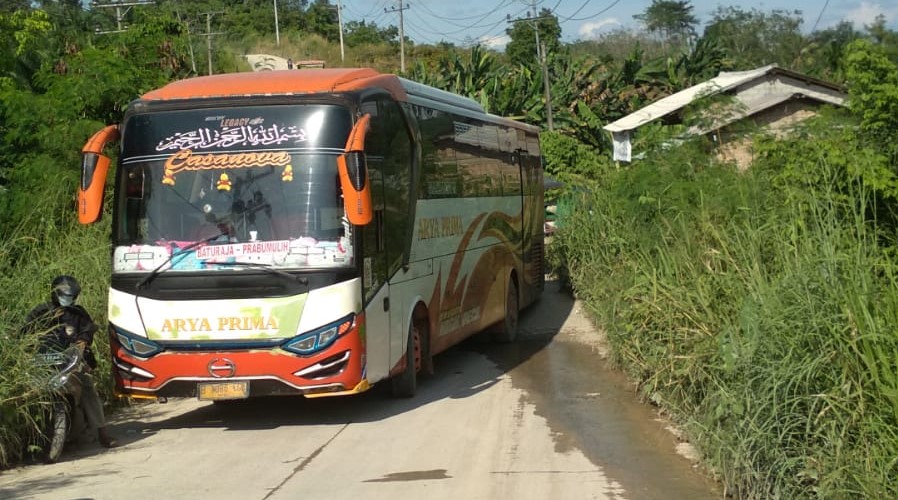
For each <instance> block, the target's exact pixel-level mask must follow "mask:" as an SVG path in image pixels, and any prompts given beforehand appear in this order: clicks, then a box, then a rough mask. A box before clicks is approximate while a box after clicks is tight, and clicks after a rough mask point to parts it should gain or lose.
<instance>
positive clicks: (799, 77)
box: [603, 64, 845, 133]
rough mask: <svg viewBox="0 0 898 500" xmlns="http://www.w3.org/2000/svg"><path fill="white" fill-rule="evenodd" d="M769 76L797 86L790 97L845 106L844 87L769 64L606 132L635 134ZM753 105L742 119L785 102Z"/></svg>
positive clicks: (700, 87)
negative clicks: (698, 103) (701, 101)
mask: <svg viewBox="0 0 898 500" xmlns="http://www.w3.org/2000/svg"><path fill="white" fill-rule="evenodd" d="M768 75H774V76H777V77H781V78H782V79H783V80H788V81H791V83H793V84H794V85H797V86H798V87H796V88H795V89H794V91H795V92H794V93H789V94H788V95H789V97H791V96H794V95H795V94H801V95H805V96H807V97H810V98H813V99H817V100H819V101H822V102H827V103H829V104H834V105H842V104H843V103H844V100H845V91H844V89H843V88H842V87H840V86H838V85H835V84H833V83H830V82H826V81H824V80H819V79H816V78H813V77H810V76H807V75H803V74H801V73H796V72H794V71H790V70H787V69H783V68H780V67H778V66H777V65H775V64H770V65H767V66H762V67H760V68H756V69H752V70H748V71H722V72H720V74H718V75H717V76H716V77H714V78H712V79H710V80H708V81H705V82H702V83H699V84H697V85H693V86H692V87H689V88H687V89H684V90H681V91H680V92H677V93H676V94H671V95H669V96H667V97H664V98H662V99H659V100H657V101H655V102H653V103H652V104H649V105H648V106H645V107H644V108H642V109H639V110H637V111H635V112H633V113H631V114H629V115H627V116H625V117H623V118H621V119H619V120H617V121H615V122H612V123H609V124H608V125H605V127H603V128H604V129H605V130H607V131H609V132H612V133H614V132H624V131H628V130H633V129H635V128H638V127H640V126H642V125H645V124H646V123H649V122H651V121H654V120H657V119H658V118H661V117H663V116H666V115H669V114H671V113H673V112H676V111H679V110H680V109H682V108H684V107H686V106H687V105H688V104H690V103H691V102H693V101H695V100H696V99H698V98H700V97H706V96H709V95H713V94H718V93H721V92H726V91H729V90H732V89H736V88H738V87H741V86H746V87H748V86H751V85H750V84H753V83H754V82H755V81H756V80H761V79H762V78H767V77H768ZM781 95H782V93H781ZM750 101H751V102H745V103H744V104H746V109H745V110H743V111H742V112H741V113H739V114H740V115H741V116H748V115H751V114H754V113H756V112H758V111H760V110H762V109H766V108H768V107H770V106H771V105H775V104H777V103H779V102H782V101H783V98H781V97H773V96H769V95H768V96H766V97H765V96H757V98H755V99H751V100H750ZM729 121H732V120H729Z"/></svg>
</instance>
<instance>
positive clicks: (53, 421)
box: [44, 403, 69, 464]
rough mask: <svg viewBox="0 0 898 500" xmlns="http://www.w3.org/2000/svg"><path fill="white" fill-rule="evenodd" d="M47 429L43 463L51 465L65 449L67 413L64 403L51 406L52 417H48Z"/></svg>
mask: <svg viewBox="0 0 898 500" xmlns="http://www.w3.org/2000/svg"><path fill="white" fill-rule="evenodd" d="M48 427H49V428H48V429H47V431H48V432H47V433H46V437H47V447H46V449H45V452H44V462H46V463H48V464H52V463H54V462H56V461H57V460H59V457H60V456H62V449H63V447H65V440H66V437H67V436H66V435H67V434H68V431H69V412H68V410H67V408H66V405H65V403H56V404H54V405H53V415H52V416H51V417H50V425H49V426H48Z"/></svg>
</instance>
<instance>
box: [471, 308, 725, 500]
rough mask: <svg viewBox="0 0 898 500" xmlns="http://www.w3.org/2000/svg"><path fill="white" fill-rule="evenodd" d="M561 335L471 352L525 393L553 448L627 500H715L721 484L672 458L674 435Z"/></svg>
mask: <svg viewBox="0 0 898 500" xmlns="http://www.w3.org/2000/svg"><path fill="white" fill-rule="evenodd" d="M548 293H552V292H548ZM522 321H526V320H525V319H524V318H522ZM544 331H545V330H543V332H544ZM565 337H566V336H565V335H564V334H560V335H558V336H556V337H554V338H553V336H552V335H551V334H546V333H539V334H530V335H525V336H524V337H523V338H519V339H518V340H517V341H516V342H515V343H513V344H507V345H489V344H485V345H480V346H478V347H477V350H478V351H480V352H483V353H484V354H485V355H486V356H488V357H489V358H490V359H491V360H492V361H493V362H494V363H496V364H497V365H498V366H499V367H500V368H501V369H502V370H503V371H506V372H508V373H510V375H511V379H512V383H513V384H514V386H515V387H518V388H520V389H523V390H524V391H525V392H526V393H527V400H528V401H529V402H531V403H533V404H534V405H535V407H536V412H537V414H538V415H540V416H542V417H543V418H545V419H546V420H547V421H548V423H549V426H550V428H551V429H552V432H553V433H554V435H555V442H556V449H557V450H558V451H560V452H564V451H569V450H571V449H574V448H576V449H579V450H580V451H581V452H582V453H583V454H584V455H585V456H586V457H587V458H588V459H589V460H590V461H591V462H593V463H594V464H595V465H597V466H599V467H601V468H602V469H603V471H604V472H605V473H606V474H607V475H608V477H609V478H611V479H613V480H615V481H617V482H618V483H619V484H621V486H623V488H624V490H625V491H626V493H625V496H626V497H627V498H629V499H631V500H642V499H646V500H653V499H659V500H660V499H664V500H668V499H679V498H688V499H699V500H701V499H709V500H710V499H717V498H721V496H722V494H721V493H720V488H719V486H718V485H717V484H715V483H714V482H713V481H712V480H710V479H709V478H707V477H706V476H705V475H703V473H702V472H700V471H698V470H696V469H694V468H693V467H692V465H691V464H690V463H689V461H688V460H686V459H685V458H684V457H682V456H680V455H678V454H677V452H676V446H677V444H678V443H677V439H676V437H675V436H674V435H673V434H671V433H670V432H669V431H667V430H665V429H664V426H663V424H662V423H661V422H659V421H657V418H658V417H657V415H656V413H655V412H654V410H653V409H652V408H650V407H649V406H647V405H644V404H642V403H640V402H639V401H638V400H637V399H636V395H635V394H634V392H633V390H632V386H631V385H630V384H629V383H628V381H627V380H626V377H625V376H624V375H623V374H622V373H620V372H618V371H615V370H613V369H611V368H610V367H609V366H608V365H607V362H606V361H605V360H604V359H602V358H601V357H599V356H598V355H597V354H596V353H595V352H593V349H592V348H591V347H590V346H588V345H584V344H581V343H578V342H576V341H573V340H571V339H570V338H565Z"/></svg>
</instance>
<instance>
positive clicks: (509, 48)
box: [505, 9, 561, 66]
mask: <svg viewBox="0 0 898 500" xmlns="http://www.w3.org/2000/svg"><path fill="white" fill-rule="evenodd" d="M534 26H535V27H536V30H534ZM505 33H506V34H507V35H508V36H509V37H510V38H511V41H510V42H508V45H506V46H505V53H506V54H507V55H508V59H509V60H510V61H511V62H512V64H523V65H526V66H532V65H535V64H539V61H538V60H537V59H536V53H537V52H536V34H537V33H539V41H540V43H543V44H545V47H546V51H547V52H549V53H555V52H557V51H558V49H559V48H560V47H561V42H560V39H561V25H560V24H558V18H557V17H555V14H553V13H552V11H551V10H549V9H543V10H542V11H541V12H540V13H539V15H538V16H536V17H535V18H528V19H520V20H517V21H515V22H514V24H513V25H512V27H511V28H508V29H506V30H505Z"/></svg>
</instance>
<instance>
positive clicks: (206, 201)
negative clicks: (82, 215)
mask: <svg viewBox="0 0 898 500" xmlns="http://www.w3.org/2000/svg"><path fill="white" fill-rule="evenodd" d="M350 129H351V118H350V114H349V111H348V110H347V109H346V108H343V107H340V106H336V105H319V104H315V105H302V106H264V107H263V106H259V107H240V108H214V109H200V110H196V109H194V110H184V111H167V112H157V113H147V114H139V115H135V116H132V117H131V118H130V119H129V120H128V121H127V122H126V124H125V126H124V131H123V139H122V159H121V166H120V168H119V169H118V171H117V174H116V206H115V216H114V225H115V228H114V235H115V237H114V259H113V270H114V271H116V272H140V271H151V270H154V269H156V268H157V267H159V266H163V269H165V268H170V269H174V270H178V271H197V270H221V269H228V270H237V269H250V268H251V267H240V266H237V267H235V266H234V264H235V263H241V264H254V265H264V266H269V267H276V268H280V269H285V268H286V269H303V268H321V267H342V266H350V265H352V262H353V254H352V247H351V242H352V239H351V236H352V235H351V226H350V224H349V223H348V222H347V220H346V217H345V213H344V209H343V202H342V198H341V192H340V184H339V179H338V173H337V167H336V165H337V156H338V155H339V154H341V153H342V152H343V145H344V144H345V141H346V137H347V136H348V134H349V131H350Z"/></svg>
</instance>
